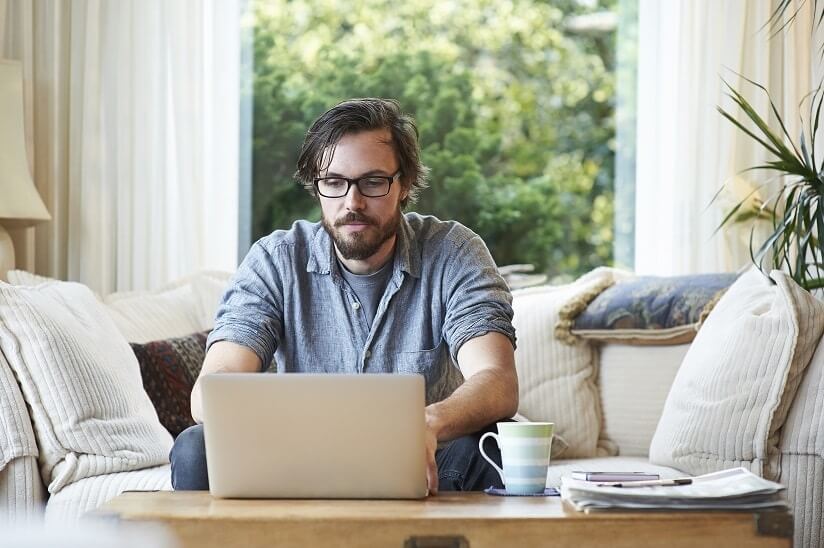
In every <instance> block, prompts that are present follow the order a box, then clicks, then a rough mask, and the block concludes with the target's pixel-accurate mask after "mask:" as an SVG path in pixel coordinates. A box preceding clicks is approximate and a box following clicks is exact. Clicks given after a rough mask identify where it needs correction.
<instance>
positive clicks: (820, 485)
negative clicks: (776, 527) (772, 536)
mask: <svg viewBox="0 0 824 548" xmlns="http://www.w3.org/2000/svg"><path fill="white" fill-rule="evenodd" d="M779 482H780V483H781V484H783V485H786V486H787V501H789V503H790V506H792V508H793V521H794V523H793V546H824V458H822V457H820V456H818V455H794V454H786V453H785V454H782V455H781V476H780V478H779Z"/></svg>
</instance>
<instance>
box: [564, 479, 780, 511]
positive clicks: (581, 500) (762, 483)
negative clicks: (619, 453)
mask: <svg viewBox="0 0 824 548" xmlns="http://www.w3.org/2000/svg"><path fill="white" fill-rule="evenodd" d="M783 489H784V487H783V486H782V485H781V484H778V483H775V482H772V481H768V480H765V479H763V478H760V477H758V476H756V475H755V474H753V473H752V472H750V471H748V470H746V469H744V468H733V469H730V470H723V471H721V472H714V473H712V474H705V475H703V476H697V477H694V478H692V483H691V484H690V485H677V486H655V487H609V486H602V485H600V484H598V483H596V482H590V481H581V480H576V479H573V478H572V477H569V476H565V477H563V478H562V479H561V498H562V499H563V500H564V501H566V502H567V503H569V504H571V505H572V506H573V507H574V508H575V509H576V510H579V511H583V512H592V511H600V510H666V511H674V510H675V511H682V510H723V511H733V510H779V509H787V507H788V506H787V502H786V500H785V499H784V498H783V497H782V495H781V491H782V490H783Z"/></svg>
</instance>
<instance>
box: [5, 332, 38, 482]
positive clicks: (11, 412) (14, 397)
mask: <svg viewBox="0 0 824 548" xmlns="http://www.w3.org/2000/svg"><path fill="white" fill-rule="evenodd" d="M37 456H38V450H37V441H36V439H35V436H34V430H33V429H32V425H31V417H30V416H29V410H28V408H27V407H26V402H25V400H24V399H23V394H22V393H21V392H20V385H18V384H17V378H15V376H14V371H13V370H12V368H11V366H10V365H9V363H8V361H6V357H5V355H4V354H3V351H2V348H0V470H3V468H5V466H6V465H7V464H8V463H10V462H11V461H13V460H14V459H17V458H22V457H37Z"/></svg>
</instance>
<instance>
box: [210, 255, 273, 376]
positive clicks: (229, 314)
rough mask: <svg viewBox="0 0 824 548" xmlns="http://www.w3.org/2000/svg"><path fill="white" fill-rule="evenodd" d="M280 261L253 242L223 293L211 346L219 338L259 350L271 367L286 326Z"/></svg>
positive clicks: (212, 333)
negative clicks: (279, 268) (278, 268)
mask: <svg viewBox="0 0 824 548" xmlns="http://www.w3.org/2000/svg"><path fill="white" fill-rule="evenodd" d="M280 251H281V250H280V249H279V248H275V249H274V250H273V252H275V253H277V252H280ZM277 264H278V263H277V262H276V261H275V258H274V257H273V256H272V254H270V253H269V252H267V250H266V249H265V248H264V247H263V246H262V245H261V244H260V243H259V242H258V243H255V244H254V245H253V246H252V248H251V249H250V250H249V253H248V254H247V255H246V258H245V259H243V262H242V263H241V264H240V266H239V267H238V270H237V272H236V273H235V275H234V277H233V278H232V280H231V281H230V283H229V285H228V286H227V289H226V292H225V293H224V294H223V299H222V300H221V303H220V306H219V307H218V311H217V316H216V318H215V327H214V329H213V330H212V332H211V333H210V334H209V338H208V340H207V342H206V348H207V350H208V348H209V347H210V346H211V345H212V344H214V343H216V342H218V341H229V342H233V343H235V344H239V345H242V346H245V347H247V348H249V349H250V350H252V351H253V352H254V353H255V354H257V356H258V357H259V358H260V363H261V367H262V369H264V370H265V369H266V367H268V365H269V363H270V362H271V361H272V358H273V357H274V354H275V351H276V350H277V347H278V343H279V340H280V336H281V333H282V329H283V306H282V303H283V291H282V287H283V285H282V280H281V277H280V274H279V272H278V270H277Z"/></svg>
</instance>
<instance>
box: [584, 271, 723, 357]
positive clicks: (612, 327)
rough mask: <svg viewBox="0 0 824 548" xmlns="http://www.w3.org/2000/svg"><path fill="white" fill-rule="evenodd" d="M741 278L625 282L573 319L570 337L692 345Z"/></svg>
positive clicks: (700, 276) (655, 278)
mask: <svg viewBox="0 0 824 548" xmlns="http://www.w3.org/2000/svg"><path fill="white" fill-rule="evenodd" d="M735 278H736V274H696V275H691V276H667V277H659V276H638V277H634V278H630V279H624V280H619V281H617V282H616V283H615V284H614V285H612V286H611V287H609V288H607V289H605V290H604V291H603V292H602V293H600V294H599V295H598V296H597V297H595V299H594V300H593V301H592V302H590V303H589V305H588V306H587V307H586V309H585V310H584V311H583V312H581V313H580V314H578V315H577V316H576V317H575V318H574V319H573V323H572V325H571V327H570V333H571V334H572V335H573V336H577V337H582V338H585V339H592V340H597V341H601V342H617V343H622V344H639V345H672V344H684V343H688V342H690V341H692V340H693V339H694V338H695V335H696V333H697V332H698V327H699V323H700V321H701V320H702V319H703V318H704V317H706V314H707V313H708V312H709V310H711V308H712V306H713V305H714V304H715V302H716V301H717V299H718V298H719V297H720V295H722V294H723V293H724V291H726V290H727V288H728V287H729V286H730V285H731V284H732V283H733V282H734V281H735Z"/></svg>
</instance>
